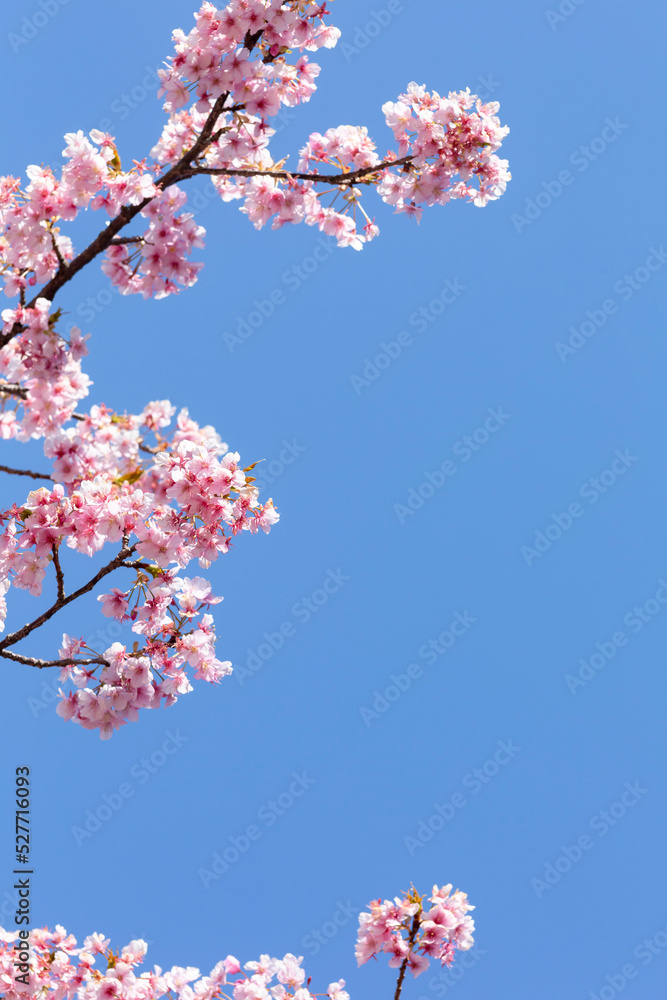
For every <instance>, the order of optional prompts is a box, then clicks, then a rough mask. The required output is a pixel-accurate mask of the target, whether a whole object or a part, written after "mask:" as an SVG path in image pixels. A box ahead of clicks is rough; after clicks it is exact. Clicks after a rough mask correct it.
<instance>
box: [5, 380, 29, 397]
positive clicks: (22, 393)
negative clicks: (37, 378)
mask: <svg viewBox="0 0 667 1000" xmlns="http://www.w3.org/2000/svg"><path fill="white" fill-rule="evenodd" d="M0 392H1V393H2V394H3V395H5V396H19V397H20V399H25V398H26V397H27V395H28V390H27V389H24V388H23V386H22V385H18V383H17V382H1V383H0Z"/></svg>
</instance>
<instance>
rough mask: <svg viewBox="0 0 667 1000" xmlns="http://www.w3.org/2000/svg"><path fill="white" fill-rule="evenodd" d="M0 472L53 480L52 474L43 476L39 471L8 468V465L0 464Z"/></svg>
mask: <svg viewBox="0 0 667 1000" xmlns="http://www.w3.org/2000/svg"><path fill="white" fill-rule="evenodd" d="M0 472H8V473H9V474H10V475H12V476H30V478H31V479H48V480H49V481H50V482H52V483H53V482H54V479H53V476H45V475H44V474H43V473H41V472H30V471H29V470H28V469H10V467H9V466H8V465H0Z"/></svg>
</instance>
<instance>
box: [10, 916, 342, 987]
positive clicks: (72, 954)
mask: <svg viewBox="0 0 667 1000" xmlns="http://www.w3.org/2000/svg"><path fill="white" fill-rule="evenodd" d="M19 949H20V953H21V958H19ZM147 949H148V946H147V945H146V942H145V941H141V940H138V941H130V943H129V944H128V945H126V947H125V948H123V949H122V950H119V951H118V952H113V951H112V950H111V948H110V947H109V939H108V938H105V937H104V936H103V935H102V934H90V935H89V936H88V937H87V938H85V940H84V942H83V946H82V947H77V942H76V939H75V938H74V937H73V936H72V935H71V934H68V933H67V931H66V930H65V929H64V928H63V927H60V926H56V929H55V930H54V931H49V930H47V929H46V928H45V929H43V930H32V931H31V932H30V935H29V956H30V960H29V962H23V961H22V958H25V955H26V951H25V943H24V941H22V940H20V939H19V935H18V934H11V933H7V932H5V931H4V930H2V929H1V928H0V993H1V994H2V996H3V997H5V1000H27V998H29V997H38V996H39V997H42V998H43V1000H50V998H52V1000H74V998H75V997H76V998H77V1000H159V998H160V997H168V998H169V1000H193V998H195V997H196V998H197V1000H217V998H233V1000H290V998H293V1000H315V997H316V996H317V997H322V996H325V997H328V998H329V1000H350V998H349V994H348V993H347V992H346V990H345V981H344V980H343V979H341V980H339V981H338V982H336V983H331V984H330V985H329V987H328V989H327V991H326V993H324V994H323V993H317V994H315V993H311V991H310V988H309V987H310V979H308V980H306V973H305V971H304V970H303V968H302V967H301V962H302V961H303V959H302V958H297V957H296V956H294V955H291V954H287V955H285V957H284V958H282V959H279V958H270V957H269V956H268V955H262V956H261V957H260V959H259V961H256V962H247V963H246V965H245V966H244V969H242V968H241V965H240V963H239V962H238V960H237V959H236V958H234V957H233V956H232V955H229V956H228V957H227V958H225V959H223V961H221V962H218V963H217V965H216V966H215V967H214V968H213V969H212V970H211V972H210V973H209V974H208V975H207V976H202V975H201V973H200V971H199V969H195V968H192V967H191V966H188V967H187V968H182V967H178V966H174V967H173V968H172V969H170V970H169V971H163V970H162V969H161V968H160V967H159V966H154V967H153V969H152V970H145V971H141V966H142V965H143V962H144V959H145V956H146V952H147ZM244 970H245V971H244Z"/></svg>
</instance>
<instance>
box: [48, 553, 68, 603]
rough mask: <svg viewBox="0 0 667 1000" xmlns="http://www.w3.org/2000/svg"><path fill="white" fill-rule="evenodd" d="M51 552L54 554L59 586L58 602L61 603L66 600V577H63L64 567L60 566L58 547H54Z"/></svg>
mask: <svg viewBox="0 0 667 1000" xmlns="http://www.w3.org/2000/svg"><path fill="white" fill-rule="evenodd" d="M51 551H52V552H53V565H54V567H55V571H56V581H57V584H58V600H59V601H64V600H65V577H64V575H63V569H62V566H61V565H60V556H59V555H58V546H57V545H53V547H52V548H51Z"/></svg>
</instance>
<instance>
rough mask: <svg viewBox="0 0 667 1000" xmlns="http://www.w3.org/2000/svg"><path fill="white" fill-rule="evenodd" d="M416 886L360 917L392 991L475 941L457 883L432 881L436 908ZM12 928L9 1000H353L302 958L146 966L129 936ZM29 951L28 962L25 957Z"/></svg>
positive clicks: (5, 960)
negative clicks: (316, 986)
mask: <svg viewBox="0 0 667 1000" xmlns="http://www.w3.org/2000/svg"><path fill="white" fill-rule="evenodd" d="M425 900H426V897H425V896H420V895H419V894H418V893H417V892H416V890H414V889H412V890H411V891H410V893H404V894H403V898H402V899H398V898H397V899H395V900H394V902H391V901H389V900H385V902H384V903H383V902H382V900H377V901H373V902H371V903H370V904H369V909H370V913H361V914H360V915H359V933H358V943H357V949H356V954H357V961H358V964H359V965H362V964H363V963H365V962H367V961H368V960H369V958H372V957H374V956H375V955H377V954H379V953H380V952H386V953H388V954H389V955H390V956H391V958H390V960H389V965H390V966H391V967H392V968H398V969H399V970H400V971H399V975H398V983H397V988H396V993H395V996H396V997H400V995H401V989H402V986H403V979H404V976H405V973H406V970H407V969H408V968H409V969H410V971H411V972H412V974H413V975H414V976H417V975H419V974H420V973H421V972H423V971H424V970H425V969H426V968H427V967H428V965H429V957H430V958H434V959H437V960H439V961H441V962H442V963H443V964H445V965H451V964H452V961H453V960H454V957H455V954H454V953H455V950H456V949H461V950H463V951H465V950H466V949H468V948H471V947H472V944H473V939H472V932H473V930H474V924H473V921H472V919H471V917H469V916H468V912H469V911H470V910H472V909H473V907H472V906H471V905H470V904H469V903H468V901H467V896H466V895H465V893H463V892H459V891H458V890H457V891H456V892H452V886H451V885H446V886H443V887H442V888H438V886H434V887H433V895H432V896H431V897H430V898H429V900H428V902H429V903H430V904H431V905H430V906H428V905H427V906H426V907H425V906H424V901H425ZM27 945H28V947H27V948H26V937H25V932H22V934H21V935H19V934H18V933H14V934H12V933H8V932H6V931H4V930H3V929H2V928H0V993H1V994H2V995H3V996H4V997H6V1000H27V998H28V997H36V996H40V997H42V998H44V1000H49V998H53V1000H74V998H77V1000H159V998H160V997H168V998H169V1000H194V998H196V1000H218V998H227V1000H229V998H230V997H231V998H233V1000H314V998H315V997H322V996H325V997H328V998H329V1000H350V997H349V994H348V993H347V991H346V989H345V980H344V979H339V980H338V981H337V982H335V983H330V984H329V987H328V989H327V991H326V993H317V994H316V993H313V992H311V980H310V978H307V977H306V972H305V970H304V969H303V968H302V965H301V963H302V961H303V959H302V958H299V957H296V956H295V955H292V954H287V955H285V956H284V958H281V959H279V958H271V957H270V956H269V955H261V956H260V958H259V960H258V961H252V962H246V964H245V965H244V966H243V967H241V964H240V962H239V961H238V960H237V959H236V958H234V956H233V955H228V956H227V958H225V959H224V960H223V961H221V962H218V964H217V965H216V966H215V968H213V969H212V970H211V972H210V973H209V974H208V975H207V976H202V975H201V973H200V971H199V969H195V968H192V967H187V968H181V967H177V966H174V968H172V969H171V970H170V971H168V972H167V971H163V970H162V969H161V968H160V967H159V966H154V967H153V969H152V970H143V971H142V970H141V966H142V965H143V963H144V960H145V957H146V952H147V950H148V946H147V944H146V942H145V941H141V940H138V941H130V943H129V944H128V945H126V947H125V948H123V949H121V950H119V951H116V952H114V951H113V950H112V949H111V948H110V942H109V939H108V938H105V937H104V935H102V934H98V933H95V934H90V935H89V936H88V937H87V938H85V940H84V942H83V945H82V947H77V942H76V939H75V938H74V937H73V936H72V935H71V934H68V933H67V931H66V930H65V929H64V928H63V927H60V926H56V928H55V930H54V931H49V930H47V929H46V928H44V929H42V930H32V931H30V932H29V935H28V937H27ZM26 953H27V957H28V960H27V961H26Z"/></svg>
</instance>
